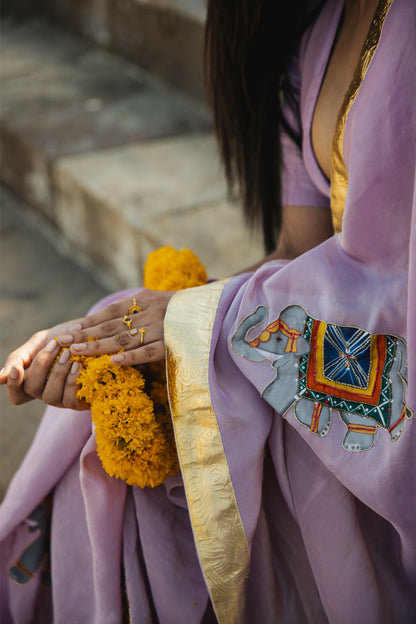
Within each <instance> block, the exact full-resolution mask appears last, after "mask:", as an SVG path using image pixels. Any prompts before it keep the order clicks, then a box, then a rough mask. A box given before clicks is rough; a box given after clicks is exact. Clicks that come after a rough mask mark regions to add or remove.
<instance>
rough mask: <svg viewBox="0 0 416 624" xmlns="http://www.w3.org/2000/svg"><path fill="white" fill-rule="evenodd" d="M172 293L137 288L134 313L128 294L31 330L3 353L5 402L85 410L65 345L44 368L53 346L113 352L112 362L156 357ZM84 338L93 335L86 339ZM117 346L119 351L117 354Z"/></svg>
mask: <svg viewBox="0 0 416 624" xmlns="http://www.w3.org/2000/svg"><path fill="white" fill-rule="evenodd" d="M173 294H174V293H173V292H161V291H151V290H142V291H140V292H139V293H138V294H137V295H136V297H137V304H138V306H140V308H141V310H140V312H137V313H131V314H129V313H128V311H129V308H131V306H132V304H133V298H132V297H125V298H123V299H120V300H119V301H118V302H117V303H113V304H111V305H110V306H108V307H107V308H104V309H103V310H100V311H99V312H96V313H95V314H92V315H91V316H88V317H85V318H82V319H76V320H75V321H69V322H68V323H63V324H61V325H57V326H55V327H53V328H52V329H50V330H45V331H43V332H39V333H38V334H35V335H34V336H32V338H31V339H30V340H29V341H28V342H27V343H25V344H24V345H23V346H22V347H20V348H19V349H17V350H16V351H14V352H13V353H11V354H10V355H9V357H8V358H7V361H6V365H5V368H4V372H3V373H2V375H1V376H0V383H5V382H6V381H7V389H8V394H9V399H10V401H11V402H12V403H14V404H16V405H20V404H22V403H25V402H27V401H30V400H32V399H33V398H39V399H41V400H42V401H44V402H45V403H47V404H48V405H54V406H56V407H67V408H71V409H87V407H88V406H86V404H85V403H82V402H81V401H79V400H78V399H76V397H75V395H76V391H77V384H76V378H77V377H78V375H79V367H77V366H76V365H75V363H73V364H71V362H70V352H69V349H65V350H64V351H63V353H62V354H61V356H60V359H59V361H58V362H56V364H55V365H54V366H53V369H52V370H50V369H51V366H52V365H53V362H54V360H55V358H56V356H57V355H58V352H59V351H58V347H59V346H60V347H71V352H72V353H73V354H74V355H101V354H104V353H109V354H111V353H113V354H115V355H114V356H113V358H112V360H113V362H114V363H115V364H127V365H133V364H144V363H146V362H155V361H158V360H161V359H163V357H164V341H163V321H164V318H165V313H166V308H167V305H168V303H169V300H170V298H171V297H172V295H173ZM126 316H127V317H128V319H130V320H131V323H130V322H128V321H127V319H126V322H123V319H124V317H126ZM129 325H130V327H129ZM140 330H142V331H140ZM57 336H58V340H57V341H55V340H54V338H55V337H57ZM90 337H92V338H96V340H95V341H94V342H88V338H90ZM121 350H124V352H123V353H118V352H119V351H121ZM26 368H27V369H28V370H27V374H26V378H25V376H24V370H25V369H26Z"/></svg>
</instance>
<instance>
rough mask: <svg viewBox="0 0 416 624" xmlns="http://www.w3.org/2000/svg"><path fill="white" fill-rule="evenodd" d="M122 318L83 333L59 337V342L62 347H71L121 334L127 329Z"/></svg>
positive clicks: (76, 332) (74, 332) (78, 332)
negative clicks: (90, 339) (94, 339)
mask: <svg viewBox="0 0 416 624" xmlns="http://www.w3.org/2000/svg"><path fill="white" fill-rule="evenodd" d="M126 327H127V325H126V324H125V323H123V319H122V318H117V319H110V320H108V321H104V323H101V324H99V325H96V326H94V327H90V328H87V329H84V330H82V331H72V332H71V333H68V334H64V335H62V336H58V338H57V340H58V343H59V344H60V345H61V346H65V347H66V346H70V345H71V344H72V343H82V342H87V341H88V339H89V338H96V339H100V338H106V337H109V336H114V335H115V334H120V333H121V332H122V331H124V330H125V329H126Z"/></svg>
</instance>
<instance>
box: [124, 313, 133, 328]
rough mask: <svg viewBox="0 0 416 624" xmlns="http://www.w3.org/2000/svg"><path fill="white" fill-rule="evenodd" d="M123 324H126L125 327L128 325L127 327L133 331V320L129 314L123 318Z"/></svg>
mask: <svg viewBox="0 0 416 624" xmlns="http://www.w3.org/2000/svg"><path fill="white" fill-rule="evenodd" d="M123 323H124V325H127V327H128V328H129V329H131V323H132V320H131V318H130V316H129V315H128V314H125V315H124V316H123Z"/></svg>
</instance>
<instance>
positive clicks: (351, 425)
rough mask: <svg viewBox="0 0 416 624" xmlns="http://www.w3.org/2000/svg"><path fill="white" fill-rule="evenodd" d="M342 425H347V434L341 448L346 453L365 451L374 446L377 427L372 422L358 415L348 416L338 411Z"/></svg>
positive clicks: (347, 413)
mask: <svg viewBox="0 0 416 624" xmlns="http://www.w3.org/2000/svg"><path fill="white" fill-rule="evenodd" d="M339 415H340V416H341V418H342V420H343V421H344V423H345V424H346V425H347V429H348V431H347V433H346V434H345V436H344V439H343V441H342V446H343V447H344V448H345V449H346V450H347V451H367V450H368V449H370V448H371V447H372V446H373V444H374V436H375V435H376V429H377V426H376V425H373V424H371V423H372V422H373V421H372V420H370V419H369V418H366V417H365V416H360V415H359V414H350V413H349V412H343V411H340V413H339Z"/></svg>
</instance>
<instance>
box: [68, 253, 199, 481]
mask: <svg viewBox="0 0 416 624" xmlns="http://www.w3.org/2000/svg"><path fill="white" fill-rule="evenodd" d="M206 281H207V275H206V271H205V267H204V266H203V265H202V264H201V263H200V261H199V260H198V258H197V256H195V254H194V253H193V252H192V251H190V250H189V249H183V250H182V251H176V250H175V249H173V248H172V247H161V248H160V249H158V250H157V251H153V252H152V253H150V254H149V256H148V260H147V262H146V266H145V270H144V285H145V287H146V288H151V289H153V290H182V289H184V288H190V287H193V286H200V285H202V284H205V283H206ZM73 359H74V360H79V361H81V362H82V364H83V368H82V370H81V372H80V375H79V377H78V379H77V381H78V383H79V384H80V389H79V390H78V393H77V397H78V398H80V399H82V400H84V401H86V402H87V403H89V404H90V406H91V416H92V420H93V422H94V425H95V437H96V443H97V453H98V456H99V457H100V459H101V462H102V465H103V468H104V470H105V471H106V472H107V473H108V474H109V475H110V476H112V477H118V478H119V479H123V480H124V481H126V482H127V483H128V485H135V486H139V487H142V488H143V487H147V486H150V487H155V486H157V485H160V484H161V483H163V482H164V481H165V479H166V477H168V476H170V475H173V474H175V473H176V472H177V471H178V470H179V462H178V457H177V453H176V445H175V439H174V433H173V427H172V421H171V416H170V410H169V404H168V397H167V388H166V375H165V364H164V362H157V363H156V364H150V365H147V367H146V373H145V375H143V374H142V373H141V372H140V371H138V370H137V369H136V368H134V367H132V366H116V365H114V364H112V363H111V359H110V356H109V355H101V356H95V357H82V356H77V357H74V358H73Z"/></svg>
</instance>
